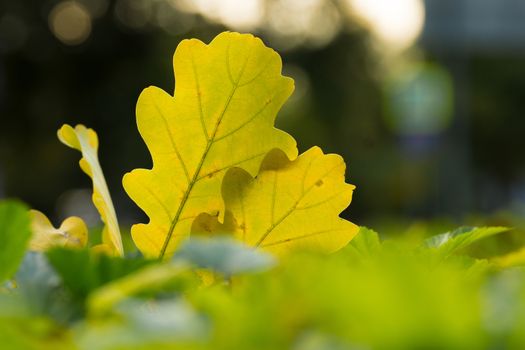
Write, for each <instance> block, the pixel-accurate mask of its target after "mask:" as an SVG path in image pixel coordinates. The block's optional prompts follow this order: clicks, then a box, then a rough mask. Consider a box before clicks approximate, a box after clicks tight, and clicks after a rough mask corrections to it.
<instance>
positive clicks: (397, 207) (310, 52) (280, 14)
mask: <svg viewBox="0 0 525 350" xmlns="http://www.w3.org/2000/svg"><path fill="white" fill-rule="evenodd" d="M524 18H525V2H524V1H521V0H499V1H493V0H427V1H422V0H194V1H190V0H149V1H140V0H46V1H34V0H0V198H2V197H17V198H20V199H22V200H24V201H26V202H27V203H29V204H30V205H31V206H32V207H34V208H36V209H39V210H42V211H44V212H46V213H47V214H49V215H50V216H51V217H52V218H54V219H55V220H58V219H62V218H64V217H65V216H68V215H81V216H84V217H85V218H86V219H87V221H88V222H91V223H94V224H96V223H97V214H96V213H95V212H94V209H93V207H92V205H91V201H90V182H89V180H88V179H87V177H86V176H85V175H84V174H83V173H81V171H80V170H79V168H78V166H77V161H78V159H79V155H78V153H77V152H76V151H72V150H69V149H67V148H66V147H65V146H63V145H61V144H60V143H59V142H58V140H57V139H56V130H57V129H58V128H59V127H60V126H61V125H62V124H63V123H71V124H77V123H82V124H85V125H87V126H89V127H92V128H94V129H95V130H96V131H97V132H98V133H99V138H100V142H101V148H100V159H101V164H102V167H103V169H104V171H105V174H106V177H107V180H108V184H109V187H110V190H111V191H112V194H113V197H114V201H115V205H116V209H117V212H118V213H119V214H120V217H121V218H122V219H121V220H122V222H123V223H124V224H130V223H134V222H137V221H138V220H143V219H144V218H143V214H142V213H141V211H140V210H139V209H138V208H136V207H135V205H134V204H133V203H132V202H131V200H130V199H129V198H128V197H127V196H126V194H125V193H124V190H123V188H122V185H121V178H122V175H123V174H124V173H125V172H127V171H129V170H131V169H134V168H137V167H150V163H151V161H150V158H149V155H148V153H147V150H146V147H145V145H144V144H143V142H142V140H141V138H140V135H139V134H138V131H137V129H136V126H135V115H134V109H135V103H136V100H137V97H138V95H139V94H140V92H141V91H142V89H144V88H145V87H147V86H149V85H156V86H159V87H161V88H163V89H165V90H166V91H168V92H170V93H171V92H172V91H173V85H174V79H173V74H172V67H171V62H172V61H171V59H172V54H173V52H174V50H175V47H176V46H177V44H178V43H179V42H180V41H181V40H182V39H185V38H191V37H195V38H198V39H201V40H203V41H204V42H209V41H210V40H211V39H212V38H213V37H214V36H215V35H216V34H218V33H219V32H221V31H224V30H226V29H228V30H235V31H241V32H252V33H254V34H256V35H258V36H260V37H261V38H263V40H264V41H265V42H266V44H267V45H269V46H271V47H273V48H275V49H276V50H278V51H279V52H280V54H281V55H282V57H283V61H284V73H285V74H286V75H289V76H291V77H293V78H294V79H295V82H296V91H295V93H294V95H293V97H292V98H291V99H290V100H289V101H288V103H287V104H286V105H285V107H284V109H283V110H282V111H281V113H280V114H279V116H278V121H277V125H278V126H279V127H280V128H282V129H284V130H286V131H288V132H289V133H291V134H292V135H293V136H294V137H295V138H296V139H297V140H298V143H299V148H300V150H301V151H304V150H306V149H308V148H309V147H311V146H313V145H320V146H321V147H322V148H323V150H324V151H325V152H336V153H339V154H341V155H343V157H344V158H345V160H346V162H347V166H348V170H347V178H348V181H349V182H351V183H353V184H356V185H357V191H356V192H355V196H354V200H353V202H352V204H351V206H350V208H349V209H348V210H347V211H346V212H345V213H344V216H345V217H347V218H349V219H351V220H352V221H354V222H356V223H358V224H361V225H368V226H371V227H374V228H379V227H380V226H382V225H385V223H392V222H396V223H399V224H398V226H400V227H403V225H405V228H406V225H409V223H414V222H418V221H421V220H438V221H439V220H442V221H446V222H450V223H461V222H465V220H467V219H466V218H470V219H468V220H474V219H472V217H477V215H483V216H484V217H499V218H502V217H507V216H508V217H520V216H523V214H524V213H525V152H523V150H525V137H524V136H523V133H524V132H525V116H524V115H523V105H524V104H525V20H524ZM468 220H467V221H468ZM474 221H475V220H474Z"/></svg>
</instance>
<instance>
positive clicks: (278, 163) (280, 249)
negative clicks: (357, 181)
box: [192, 147, 359, 255]
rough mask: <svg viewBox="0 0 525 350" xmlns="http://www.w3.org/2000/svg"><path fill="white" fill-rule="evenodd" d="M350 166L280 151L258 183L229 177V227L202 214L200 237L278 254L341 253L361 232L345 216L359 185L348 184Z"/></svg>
mask: <svg viewBox="0 0 525 350" xmlns="http://www.w3.org/2000/svg"><path fill="white" fill-rule="evenodd" d="M344 173H345V163H344V161H343V159H342V158H341V157H340V156H338V155H336V154H327V155H325V154H323V152H322V151H321V149H320V148H319V147H313V148H311V149H310V150H308V151H306V152H305V153H303V154H301V155H300V156H299V157H298V158H297V159H296V160H295V161H290V160H288V159H287V158H286V155H285V154H284V153H283V152H282V151H280V150H274V151H272V152H270V153H269V154H268V156H267V157H266V158H265V160H264V161H263V163H262V165H261V170H260V172H259V174H258V175H257V177H256V178H253V177H252V176H251V175H250V174H249V173H248V172H246V171H245V170H243V169H240V168H232V169H230V170H229V171H228V173H227V174H226V176H225V177H224V182H223V185H222V195H223V197H224V201H225V206H226V218H225V222H224V224H221V223H219V222H218V220H217V218H216V217H213V216H211V215H209V214H201V215H200V216H199V217H198V218H197V219H196V220H195V222H194V225H193V228H192V231H193V232H195V233H203V232H204V233H206V232H208V233H212V234H213V233H224V232H233V234H234V236H235V237H237V238H238V239H240V240H242V241H243V242H244V243H246V244H247V245H249V246H254V247H260V248H263V249H265V250H268V251H270V252H273V253H276V254H278V255H281V254H285V253H287V252H288V251H289V250H291V249H294V248H298V247H301V248H306V249H315V250H321V251H325V252H332V251H336V250H338V249H340V248H342V247H343V246H345V245H346V244H347V243H348V242H349V241H350V240H351V239H352V238H353V237H354V236H355V235H356V234H357V232H358V231H359V228H358V226H356V225H354V224H353V223H351V222H349V221H346V220H344V219H342V218H340V217H339V214H340V213H341V212H342V211H343V210H344V209H345V208H346V207H347V206H348V205H349V204H350V202H351V200H352V193H353V190H354V188H355V187H354V186H353V185H350V184H347V183H345V180H344Z"/></svg>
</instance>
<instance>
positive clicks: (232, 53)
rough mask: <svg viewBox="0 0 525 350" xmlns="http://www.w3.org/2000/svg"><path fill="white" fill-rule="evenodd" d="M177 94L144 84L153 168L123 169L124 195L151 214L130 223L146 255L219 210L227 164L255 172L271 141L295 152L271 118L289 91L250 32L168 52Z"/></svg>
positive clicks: (166, 250) (142, 118) (272, 55)
mask: <svg viewBox="0 0 525 350" xmlns="http://www.w3.org/2000/svg"><path fill="white" fill-rule="evenodd" d="M173 66H174V70H175V80H176V90H175V96H171V95H170V94H168V93H166V92H164V91H163V90H161V89H159V88H157V87H149V88H147V89H145V90H144V91H143V92H142V94H141V95H140V97H139V100H138V103H137V124H138V129H139V131H140V134H141V135H142V138H143V139H144V141H145V143H146V145H147V147H148V149H149V151H150V153H151V156H152V159H153V168H152V169H151V170H147V169H136V170H133V171H132V172H130V173H128V174H126V175H125V177H124V179H123V183H124V188H125V189H126V192H127V193H128V195H129V196H130V197H131V198H132V199H133V201H135V202H136V203H137V205H138V206H139V207H141V208H142V210H144V212H145V213H146V214H147V215H148V216H149V219H150V221H149V223H147V224H137V225H134V226H133V227H132V230H131V234H132V237H133V239H134V241H135V243H136V245H137V246H138V248H139V249H140V250H141V251H142V253H143V254H144V255H146V256H149V257H151V256H161V257H162V256H164V255H167V256H170V255H172V253H173V251H174V250H175V249H176V247H177V245H178V244H179V243H180V242H181V240H182V239H184V238H185V237H187V236H188V234H189V233H190V229H191V224H192V222H193V220H194V219H195V217H196V216H197V215H198V214H200V213H201V212H208V213H218V212H220V213H221V215H222V213H223V211H222V210H221V209H222V201H221V198H220V188H221V182H222V178H223V176H224V174H225V172H226V170H228V169H229V168H231V167H233V166H238V167H242V168H243V169H245V170H246V171H247V172H248V173H250V174H252V175H254V176H255V174H256V173H257V171H258V169H259V167H260V164H261V161H262V160H263V158H264V156H265V155H266V154H267V152H268V151H270V150H271V149H273V148H280V149H282V150H284V152H285V153H286V155H287V156H288V157H289V158H290V159H294V158H296V156H297V149H296V143H295V140H294V139H293V138H292V137H291V136H290V135H288V134H286V133H285V132H283V131H281V130H278V129H275V128H274V126H273V124H274V120H275V117H276V114H277V111H278V110H279V109H280V108H281V106H282V104H283V103H284V102H285V101H286V99H287V98H288V97H289V96H290V94H291V93H292V91H293V81H292V79H290V78H286V77H283V76H282V75H281V66H282V64H281V59H280V57H279V55H278V54H277V53H276V52H275V51H273V50H271V49H269V48H267V47H266V46H264V44H263V43H262V41H261V40H260V39H258V38H255V37H253V36H252V35H249V34H238V33H222V34H220V35H219V36H217V37H216V38H215V39H214V40H213V41H212V42H211V43H210V44H209V45H205V44H204V43H202V42H201V41H199V40H195V39H192V40H184V41H182V42H181V43H180V44H179V46H178V47H177V50H176V51H175V55H174V58H173Z"/></svg>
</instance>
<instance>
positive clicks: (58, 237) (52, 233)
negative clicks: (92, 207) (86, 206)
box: [29, 210, 88, 251]
mask: <svg viewBox="0 0 525 350" xmlns="http://www.w3.org/2000/svg"><path fill="white" fill-rule="evenodd" d="M29 213H30V216H31V231H32V233H33V236H32V237H31V241H30V242H29V248H30V249H31V250H34V251H45V250H48V249H49V248H52V247H56V246H60V247H70V248H83V247H85V246H86V244H87V238H88V229H87V227H86V224H85V223H84V221H83V220H82V219H81V218H79V217H76V216H72V217H69V218H67V219H66V220H64V221H63V222H62V224H61V225H60V227H59V228H55V227H54V226H53V225H52V224H51V222H50V221H49V219H48V218H47V216H45V215H44V214H43V213H42V212H40V211H38V210H30V212H29Z"/></svg>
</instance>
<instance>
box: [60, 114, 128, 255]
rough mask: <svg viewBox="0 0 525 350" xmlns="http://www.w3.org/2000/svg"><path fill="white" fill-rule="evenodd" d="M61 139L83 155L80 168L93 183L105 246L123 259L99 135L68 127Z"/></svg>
mask: <svg viewBox="0 0 525 350" xmlns="http://www.w3.org/2000/svg"><path fill="white" fill-rule="evenodd" d="M58 138H59V139H60V141H61V142H62V143H63V144H65V145H66V146H69V147H71V148H74V149H76V150H78V151H80V152H81V153H82V159H80V163H79V164H80V168H81V169H82V170H83V171H84V172H85V173H86V174H87V175H88V176H89V177H90V178H91V179H92V180H93V203H94V204H95V207H96V208H97V210H98V212H99V213H100V218H101V219H102V221H103V222H104V224H105V226H104V230H103V232H102V242H103V245H104V246H106V247H108V248H109V250H110V251H111V253H112V254H115V255H119V256H122V255H124V248H123V247H122V239H121V236H120V228H119V225H118V221H117V215H116V214H115V208H114V207H113V201H112V200H111V195H110V194H109V190H108V186H107V184H106V179H105V178H104V173H103V172H102V168H101V167H100V163H99V161H98V136H97V134H96V132H95V131H93V130H92V129H88V128H86V127H85V126H83V125H77V126H75V128H73V127H71V126H70V125H67V124H66V125H64V126H62V128H60V130H58Z"/></svg>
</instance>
